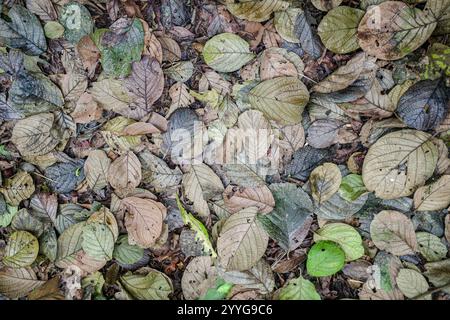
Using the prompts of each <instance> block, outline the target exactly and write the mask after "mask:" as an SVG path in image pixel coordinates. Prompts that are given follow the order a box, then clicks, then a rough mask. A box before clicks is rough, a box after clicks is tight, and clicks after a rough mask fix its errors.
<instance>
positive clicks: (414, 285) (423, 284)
mask: <svg viewBox="0 0 450 320" xmlns="http://www.w3.org/2000/svg"><path fill="white" fill-rule="evenodd" d="M396 282H397V286H398V288H399V289H400V291H401V292H402V293H403V294H404V295H405V296H406V297H408V298H414V297H416V296H418V295H421V294H422V293H425V292H427V291H428V288H429V287H430V286H429V285H428V282H427V280H426V279H425V277H424V276H423V275H421V274H420V273H419V272H417V271H415V270H410V269H401V270H400V271H399V273H398V276H397V279H396Z"/></svg>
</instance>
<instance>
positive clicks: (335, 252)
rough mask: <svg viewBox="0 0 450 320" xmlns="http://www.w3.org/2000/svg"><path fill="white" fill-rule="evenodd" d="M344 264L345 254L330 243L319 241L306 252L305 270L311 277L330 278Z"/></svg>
mask: <svg viewBox="0 0 450 320" xmlns="http://www.w3.org/2000/svg"><path fill="white" fill-rule="evenodd" d="M344 264H345V252H344V251H343V250H342V249H341V247H340V246H339V245H338V244H336V243H334V242H332V241H319V242H317V243H316V244H314V245H313V246H312V247H311V249H310V250H309V252H308V258H307V260H306V270H307V272H308V274H309V275H311V276H313V277H326V276H331V275H333V274H335V273H336V272H338V271H339V270H341V269H342V267H343V266H344Z"/></svg>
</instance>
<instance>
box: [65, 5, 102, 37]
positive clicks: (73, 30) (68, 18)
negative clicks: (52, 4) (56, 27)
mask: <svg viewBox="0 0 450 320" xmlns="http://www.w3.org/2000/svg"><path fill="white" fill-rule="evenodd" d="M59 21H60V22H61V24H62V26H63V27H64V30H65V31H64V38H66V40H67V41H69V42H71V43H77V42H78V41H80V39H81V38H83V37H84V36H85V35H88V34H91V33H92V31H93V30H94V22H93V21H92V18H91V14H90V13H89V10H88V9H86V7H85V6H83V5H81V4H79V3H77V2H74V1H72V2H69V3H67V4H66V5H65V6H64V7H63V9H62V12H61V14H60V19H59Z"/></svg>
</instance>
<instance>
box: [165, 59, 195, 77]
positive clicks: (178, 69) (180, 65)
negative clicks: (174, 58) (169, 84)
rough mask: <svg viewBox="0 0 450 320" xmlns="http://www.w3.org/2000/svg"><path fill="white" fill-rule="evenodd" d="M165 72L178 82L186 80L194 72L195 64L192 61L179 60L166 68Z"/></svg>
mask: <svg viewBox="0 0 450 320" xmlns="http://www.w3.org/2000/svg"><path fill="white" fill-rule="evenodd" d="M164 73H165V74H166V75H168V76H169V78H171V79H173V80H175V81H177V82H186V81H188V80H189V79H190V78H191V77H192V74H193V73H194V64H193V63H192V62H191V61H179V62H176V63H174V64H173V65H171V66H170V67H168V68H166V69H164Z"/></svg>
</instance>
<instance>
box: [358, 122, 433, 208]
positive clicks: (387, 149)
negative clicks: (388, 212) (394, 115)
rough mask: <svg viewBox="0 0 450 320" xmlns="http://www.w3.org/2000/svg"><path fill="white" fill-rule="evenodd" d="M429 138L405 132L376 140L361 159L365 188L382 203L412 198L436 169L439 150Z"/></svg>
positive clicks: (425, 135)
mask: <svg viewBox="0 0 450 320" xmlns="http://www.w3.org/2000/svg"><path fill="white" fill-rule="evenodd" d="M431 138H432V136H431V135H430V134H428V133H425V132H422V131H416V130H410V129H404V130H400V131H396V132H392V133H388V134H386V135H384V136H383V137H381V138H380V139H378V141H377V142H375V143H374V144H373V145H372V146H371V147H370V149H369V151H368V153H367V155H366V157H365V159H364V164H363V168H362V177H363V181H364V184H365V186H366V188H367V189H368V190H369V191H374V192H375V195H376V196H377V197H379V198H382V199H396V198H400V197H402V196H409V195H410V194H412V193H413V192H414V191H415V190H416V189H417V187H420V186H421V185H423V184H424V183H425V182H426V181H427V180H428V179H429V178H430V177H431V176H432V175H433V172H434V169H435V168H436V163H437V157H438V150H437V148H436V146H435V145H434V144H433V142H432V141H431Z"/></svg>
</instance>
